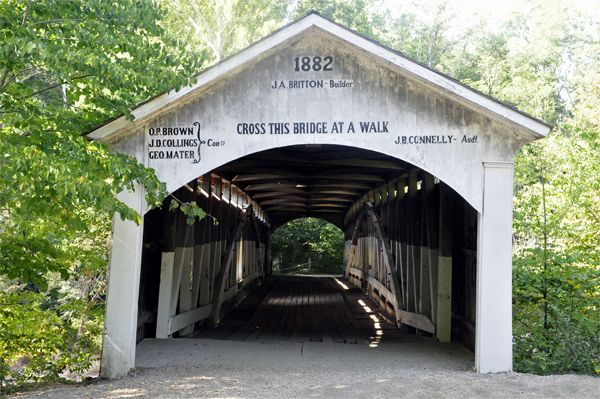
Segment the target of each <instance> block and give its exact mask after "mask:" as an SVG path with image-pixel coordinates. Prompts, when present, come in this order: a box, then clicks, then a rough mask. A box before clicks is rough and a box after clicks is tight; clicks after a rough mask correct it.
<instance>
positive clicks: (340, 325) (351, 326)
mask: <svg viewBox="0 0 600 399" xmlns="http://www.w3.org/2000/svg"><path fill="white" fill-rule="evenodd" d="M268 279H270V280H269V281H268V282H266V283H265V284H267V283H269V284H270V286H269V287H266V288H265V289H263V290H262V293H261V295H264V298H263V299H262V301H260V298H258V299H257V298H251V296H252V295H253V293H251V294H250V296H249V298H247V299H246V300H245V301H247V300H248V301H252V300H253V301H254V303H258V302H259V301H260V303H259V305H258V306H256V307H255V308H254V309H253V308H252V307H250V306H244V302H242V304H241V305H240V307H239V308H240V309H243V311H245V312H253V314H252V315H251V316H250V315H248V314H245V315H243V314H242V315H239V314H238V315H237V319H236V320H237V324H235V325H233V324H231V323H232V322H230V321H229V320H228V318H225V319H224V320H223V321H222V322H221V325H219V326H218V327H217V328H216V330H219V329H222V330H223V331H228V333H227V334H224V336H223V337H222V338H221V339H230V340H237V341H260V342H275V341H294V342H308V341H310V342H337V343H359V344H367V343H370V342H373V341H374V340H375V339H376V337H377V335H376V329H375V325H374V320H373V319H372V318H371V317H370V315H377V314H378V311H379V307H378V305H377V304H376V303H375V301H373V300H372V299H371V298H369V297H368V296H367V295H365V294H364V293H363V292H362V291H361V290H360V289H359V288H357V287H355V286H354V285H352V284H351V283H349V282H347V281H346V280H344V279H342V278H339V281H340V282H343V284H345V285H346V286H347V289H345V288H344V287H342V285H340V284H338V282H336V281H335V279H334V278H331V277H301V276H269V277H268ZM273 279H276V281H273ZM265 290H268V292H266V294H265V292H264V291H265ZM256 291H258V292H260V291H261V290H260V289H258V290H256ZM359 300H362V301H363V302H364V303H365V305H366V306H368V307H369V308H370V309H371V312H367V311H366V310H365V309H364V308H363V306H362V305H360V304H359V302H358V301H359ZM240 319H244V320H247V321H246V322H245V323H243V324H240V321H239V320H240ZM379 320H380V321H379V324H380V329H381V330H382V331H383V337H384V338H387V337H394V338H395V339H398V338H400V339H402V340H415V338H416V339H417V340H418V339H419V338H418V337H414V336H408V335H407V334H405V333H402V332H400V331H399V330H398V329H396V328H395V326H392V325H389V324H387V323H386V322H385V320H384V319H383V318H379ZM231 331H235V332H233V333H231ZM380 334H381V333H380ZM205 336H207V335H206V334H205V333H203V332H200V333H198V334H196V335H195V336H194V337H195V338H203V337H205ZM215 337H218V331H213V332H211V333H210V338H215ZM217 339H218V338H217ZM379 339H382V338H381V337H380V338H379Z"/></svg>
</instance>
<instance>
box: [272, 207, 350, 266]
mask: <svg viewBox="0 0 600 399" xmlns="http://www.w3.org/2000/svg"><path fill="white" fill-rule="evenodd" d="M343 252H344V233H343V232H342V231H341V230H340V229H339V228H337V227H336V226H334V225H333V224H331V223H329V222H326V221H324V220H321V219H315V218H305V219H297V220H293V221H291V222H289V223H286V224H285V225H283V226H281V227H279V228H278V229H277V230H275V231H274V232H273V234H272V235H271V258H272V259H273V263H274V264H275V266H274V269H275V271H278V270H280V269H285V268H288V267H291V266H295V265H298V264H301V263H306V262H308V258H309V257H310V259H311V263H312V272H313V273H341V271H342V266H343V265H342V263H343Z"/></svg>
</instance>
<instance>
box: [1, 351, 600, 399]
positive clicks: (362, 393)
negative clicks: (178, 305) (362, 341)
mask: <svg viewBox="0 0 600 399" xmlns="http://www.w3.org/2000/svg"><path fill="white" fill-rule="evenodd" d="M136 364H137V365H138V367H137V368H136V369H135V370H134V371H132V372H131V373H130V375H129V376H127V377H125V378H122V379H118V380H101V379H99V380H96V382H94V383H92V384H89V385H83V384H80V385H78V386H71V385H55V386H53V387H50V388H45V389H42V390H39V391H35V392H28V393H24V394H19V395H14V396H13V397H18V398H40V397H42V398H94V399H100V398H136V397H144V398H343V399H348V398H563V397H564V398H567V397H568V398H599V397H600V379H599V378H594V377H586V376H576V375H562V376H547V377H542V376H534V375H528V374H520V373H501V374H477V373H475V372H473V353H472V352H470V351H469V350H467V349H465V348H464V347H462V346H461V345H459V344H454V343H452V344H440V343H437V342H435V341H433V340H423V341H419V342H401V343H385V342H382V343H381V344H380V345H379V346H378V347H376V348H372V347H369V346H368V345H359V344H338V343H322V342H305V343H291V342H236V341H224V340H212V339H173V340H168V341H157V340H145V341H143V342H142V343H141V344H140V345H139V346H138V356H137V361H136Z"/></svg>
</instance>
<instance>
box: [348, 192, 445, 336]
mask: <svg viewBox="0 0 600 399" xmlns="http://www.w3.org/2000/svg"><path fill="white" fill-rule="evenodd" d="M365 221H367V222H370V223H371V225H372V227H373V232H374V233H375V238H376V239H377V240H378V241H379V243H380V244H381V251H382V257H383V263H384V266H385V273H386V279H385V280H384V281H380V279H381V277H380V278H379V279H376V278H374V277H373V276H370V275H369V274H368V273H365V272H364V271H363V270H362V268H361V267H360V266H359V265H358V261H359V256H358V255H357V251H358V247H359V245H358V241H359V238H360V234H361V229H362V228H363V227H364V226H365ZM395 265H396V261H395V259H394V255H393V253H392V250H391V247H390V241H389V239H388V236H387V233H386V231H385V229H384V228H383V223H382V221H381V217H380V216H379V214H378V213H377V211H376V210H375V209H374V207H373V204H371V203H370V202H365V203H364V204H363V210H362V211H361V213H360V214H359V215H358V217H357V219H356V224H355V226H354V231H353V233H352V247H351V248H350V257H349V259H348V263H347V265H346V270H345V275H346V278H349V277H352V276H357V277H358V278H359V279H360V280H362V281H365V280H367V282H368V283H369V285H370V286H371V287H373V288H375V289H376V290H377V291H378V292H379V293H380V294H383V296H384V297H385V298H387V300H388V301H389V302H390V303H391V305H392V306H393V308H394V309H393V310H394V315H395V322H396V325H397V326H398V327H401V326H402V324H406V325H410V326H412V327H416V328H418V329H420V330H423V331H427V332H430V333H432V334H435V331H436V327H435V324H434V323H433V322H432V321H431V319H430V318H429V317H427V316H426V315H423V314H419V313H413V312H407V311H405V310H403V309H402V307H403V301H402V296H401V289H400V282H399V279H398V274H397V273H396V268H395Z"/></svg>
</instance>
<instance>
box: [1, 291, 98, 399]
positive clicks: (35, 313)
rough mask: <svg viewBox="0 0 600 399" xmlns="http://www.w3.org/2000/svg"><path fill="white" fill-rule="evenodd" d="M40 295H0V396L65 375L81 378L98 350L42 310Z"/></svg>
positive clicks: (89, 336)
mask: <svg viewBox="0 0 600 399" xmlns="http://www.w3.org/2000/svg"><path fill="white" fill-rule="evenodd" d="M43 299H44V298H43V295H42V294H39V293H33V292H31V291H8V292H0V305H1V306H0V393H2V392H5V393H9V392H11V391H13V390H14V389H15V387H18V386H20V385H23V384H25V383H32V382H37V381H41V380H44V381H52V380H58V379H61V378H62V377H61V374H62V373H64V372H65V371H68V372H70V373H74V374H82V373H83V372H85V371H86V370H87V369H89V367H90V365H91V359H92V356H93V355H94V354H96V353H98V351H99V347H98V346H97V344H96V343H95V342H94V340H93V335H92V334H89V333H84V334H77V329H75V328H73V327H72V326H70V325H69V324H68V323H66V322H65V321H64V320H63V319H62V318H60V317H59V316H58V315H57V313H56V312H55V311H54V310H51V309H42V307H41V304H42V301H43Z"/></svg>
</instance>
